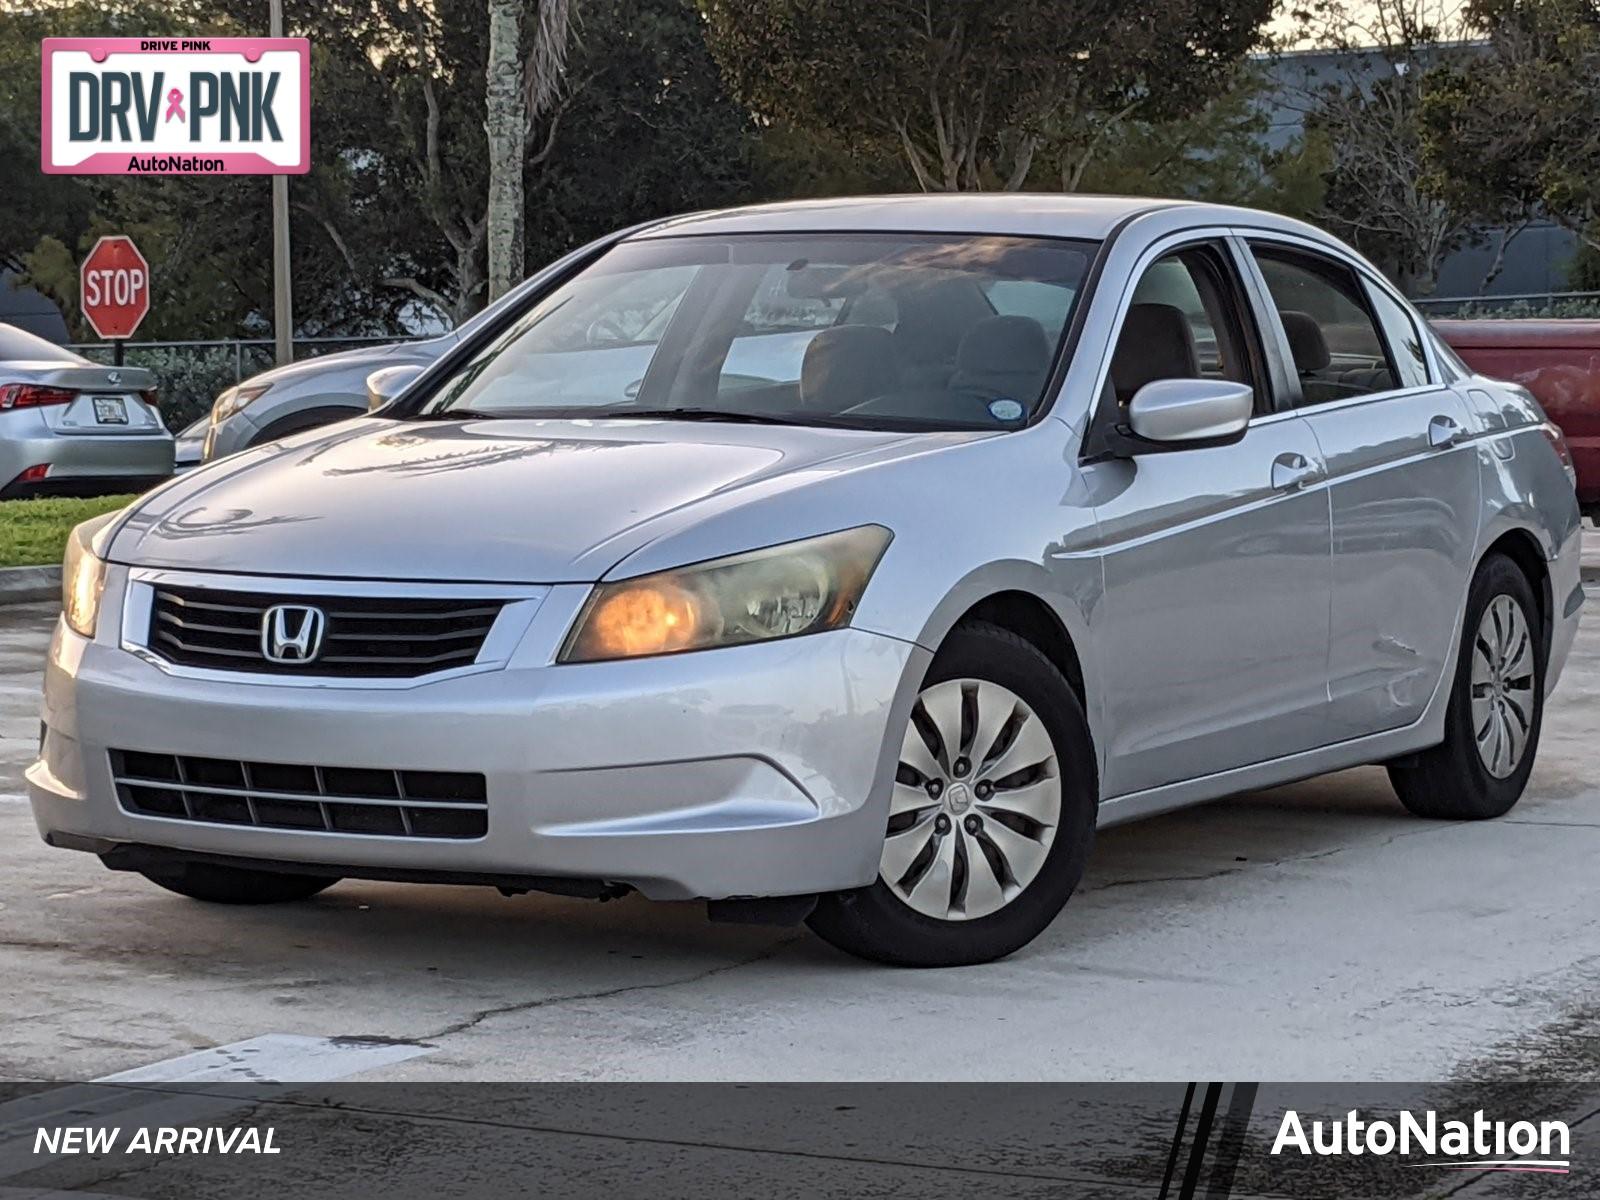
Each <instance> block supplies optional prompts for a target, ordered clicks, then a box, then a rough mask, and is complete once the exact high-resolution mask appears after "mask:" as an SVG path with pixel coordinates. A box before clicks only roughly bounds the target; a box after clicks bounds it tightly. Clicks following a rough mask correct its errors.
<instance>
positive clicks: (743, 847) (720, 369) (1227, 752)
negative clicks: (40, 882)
mask: <svg viewBox="0 0 1600 1200" xmlns="http://www.w3.org/2000/svg"><path fill="white" fill-rule="evenodd" d="M1579 539H1580V533H1579V516H1578V507H1577V501H1576V497H1575V494H1574V475H1573V471H1572V464H1571V459H1570V456H1569V455H1568V453H1567V450H1566V446H1565V443H1564V442H1563V441H1562V438H1561V435H1560V433H1559V432H1558V431H1557V430H1556V429H1555V428H1554V427H1553V426H1552V425H1551V424H1550V423H1549V422H1548V421H1547V420H1546V419H1545V417H1544V414H1543V413H1542V412H1541V411H1540V410H1539V407H1538V405H1537V404H1536V403H1535V402H1534V400H1533V399H1532V397H1530V396H1529V395H1528V394H1527V393H1526V392H1525V391H1523V390H1522V389H1520V388H1517V387H1515V386H1511V385H1506V384H1502V383H1497V382H1494V381H1491V380H1488V379H1484V378H1481V377H1479V376H1476V375H1474V374H1472V373H1471V372H1470V371H1469V370H1468V369H1467V368H1465V367H1464V366H1463V365H1462V364H1461V363H1460V362H1459V361H1458V360H1457V359H1456V358H1455V357H1454V356H1453V355H1451V354H1450V353H1449V351H1448V350H1446V349H1445V348H1444V347H1443V346H1442V345H1441V344H1440V343H1439V342H1438V341H1437V340H1436V339H1435V338H1434V337H1433V335H1432V334H1431V333H1430V332H1429V331H1428V329H1427V327H1426V326H1425V325H1424V324H1423V322H1422V321H1421V320H1420V319H1419V317H1418V316H1417V314H1416V312H1415V311H1414V310H1413V309H1412V308H1411V307H1410V306H1409V305H1408V304H1407V303H1406V302H1405V301H1404V300H1403V299H1402V298H1401V297H1400V296H1399V295H1397V294H1396V293H1395V291H1394V290H1393V289H1392V287H1391V286H1390V285H1389V284H1388V283H1387V282H1386V281H1385V280H1384V279H1383V278H1382V277H1381V275H1379V273H1378V272H1377V271H1376V270H1374V269H1373V268H1372V267H1371V266H1370V265H1369V264H1368V263H1366V262H1365V261H1364V260H1362V259H1361V258H1359V257H1358V256H1357V255H1355V254H1354V253H1352V252H1351V251H1350V250H1348V249H1347V248H1346V247H1345V246H1343V245H1342V244H1341V243H1339V242H1338V241H1336V240H1334V239H1333V238H1331V237H1329V236H1328V235H1326V234H1324V233H1322V232H1320V231H1318V230H1316V229H1314V228H1312V227H1310V226H1307V225H1304V224H1300V223H1298V222H1294V221H1291V220H1287V219H1285V218H1282V217H1277V216H1273V215H1269V214H1265V213H1259V212H1252V211H1248V210H1243V209H1235V208H1225V207H1218V206H1209V205H1199V204H1187V203H1177V202H1166V201H1152V200H1145V199H1117V198H1108V197H1084V196H1066V195H1052V196H938V197H886V198H856V199H849V200H837V201H823V202H807V203H796V204H788V205H774V206H767V207H760V208H752V209H738V210H731V211H728V212H723V213H711V214H699V215H696V216H694V217H689V218H680V219H676V220H669V221H663V222H660V223H657V224H655V225H653V226H650V227H647V228H643V229H638V230H634V231H630V232H629V234H628V235H627V236H626V237H623V238H621V239H620V240H619V239H609V240H608V241H607V242H605V243H601V244H597V245H595V246H592V247H590V248H588V249H587V250H586V251H583V252H580V253H578V254H576V255H575V256H573V257H572V258H570V259H568V260H566V261H564V262H563V263H562V264H558V265H557V266H556V267H553V268H551V269H550V270H548V271H546V272H544V273H543V274H542V275H541V276H540V277H538V278H536V279H535V280H533V281H532V282H531V283H530V284H529V285H526V286H525V288H524V289H523V290H522V292H521V293H520V295H519V298H518V300H517V301H516V302H515V303H513V304H509V305H502V306H501V307H500V308H499V309H498V310H497V311H496V312H495V314H494V315H493V316H492V317H491V318H489V319H487V320H485V321H483V322H481V323H479V324H478V326H477V327H476V328H475V329H474V330H473V331H472V333H471V334H470V336H465V337H463V338H462V339H461V342H460V344H459V345H458V346H456V347H455V348H454V349H452V350H451V351H449V352H448V353H446V354H445V355H443V356H442V357H441V358H440V359H439V360H438V361H436V362H435V363H434V364H433V365H432V366H431V367H429V368H427V369H426V370H425V371H423V372H422V373H421V374H420V375H419V376H418V377H416V378H415V379H412V380H411V381H410V382H409V385H408V386H405V387H404V388H403V390H401V391H400V392H399V394H398V395H397V396H396V397H395V398H394V399H392V400H390V401H389V402H388V403H385V404H383V405H382V406H381V407H379V408H378V409H377V411H376V412H375V413H374V414H373V415H372V416H370V417H368V418H365V419H359V420H354V421H350V422H347V423H345V424H343V425H340V426H338V427H336V428H332V429H325V430H318V431H313V432H309V433H303V434H300V435H297V436H295V437H290V438H287V439H284V440H282V441H280V442H277V443H274V444H272V445H267V446H258V447H255V448H254V449H251V450H248V451H246V452H244V453H242V454H239V455H237V456H235V457H233V458H230V459H228V460H226V461H223V462H214V463H208V464H206V465H204V466H201V467H199V468H197V469H196V470H194V471H192V472H189V473H188V474H186V475H185V476H184V477H183V478H182V479H181V480H179V481H176V482H174V483H173V484H171V485H169V486H168V487H166V488H163V489H161V490H160V491H159V492H157V493H156V494H155V495H153V496H152V497H150V498H148V499H146V500H145V501H144V502H142V503H140V504H137V505H135V506H133V507H132V508H130V509H129V510H127V511H126V512H125V513H122V514H120V515H117V516H115V517H112V518H107V519H103V520H100V521H97V522H91V523H88V524H86V525H84V526H80V527H79V529H78V530H77V531H76V532H75V534H74V537H73V539H72V541H71V544H70V547H69V551H68V558H67V563H66V567H65V578H66V604H65V607H64V613H63V616H62V621H61V625H60V627H59V629H58V631H57V636H56V638H55V640H54V642H53V644H52V647H51V654H50V660H49V664H48V669H47V672H46V677H45V706H44V726H45V729H44V734H43V738H42V745H41V748H40V754H39V758H38V760H37V761H36V762H35V763H34V764H33V765H32V766H31V767H30V768H29V771H28V784H29V792H30V796H31V799H32V803H33V809H34V814H35V817H36V820H37V822H38V825H39V828H40V830H41V832H42V834H43V835H44V837H45V839H46V840H47V841H48V842H50V843H51V844H52V845H55V846H59V847H65V848H70V849H77V850H85V851H90V852H93V853H96V854H98V855H100V856H101V857H102V859H103V860H104V861H105V862H106V864H107V865H109V866H111V867H114V868H120V869H130V870H136V871H139V872H142V873H144V874H145V875H146V876H148V877H149V878H150V879H152V880H153V881H155V882H156V883H158V884H160V885H162V886H164V887H167V888H169V889H171V890H173V891H176V892H179V893H182V894H184V895H187V896H191V897H196V898H199V899H203V900H209V901H217V902H227V903H263V902H268V901H284V900H296V899H304V898H306V897H309V896H312V895H314V894H315V893H317V892H318V891H320V890H321V889H323V888H325V887H327V886H329V885H330V884H331V883H333V882H335V881H336V880H337V879H339V878H341V877H344V876H355V877H366V878H377V879H396V880H415V881H430V880H433V881H452V882H468V883H481V884H486V885H492V886H496V887H499V888H501V889H503V890H506V891H519V890H529V889H542V890H547V891H554V892H562V893H566V894H572V895H585V896H594V897H606V896H614V895H620V894H622V893H624V892H627V891H630V890H637V891H639V892H642V893H644V894H645V895H646V896H650V897H655V898H662V899H687V898H703V899H706V900H708V901H709V902H710V908H711V912H712V915H713V916H717V917H722V918H729V919H756V918H763V919H774V920H783V919H788V920H795V919H801V918H804V919H806V920H808V921H809V923H810V924H811V927H812V928H813V929H814V930H816V931H817V932H818V933H819V934H820V935H821V936H823V937H824V938H826V939H828V940H829V941H831V942H833V943H834V944H835V945H837V946H840V947H842V948H844V949H846V950H848V951H850V952H852V953H854V954H858V955H862V956H864V957H867V958H870V959H875V960H879V961H885V962H893V963H904V964H916V965H950V964H960V963H973V962H980V961H984V960H988V959H992V958H995V957H997V956H1000V955H1004V954H1007V953H1009V952H1011V951H1014V950H1016V949H1017V948H1019V947H1021V946H1023V945H1025V944H1026V943H1027V942H1028V941H1029V940H1030V939H1032V938H1033V937H1035V936H1036V935H1038V934H1039V933H1040V932H1041V931H1042V930H1043V929H1044V928H1045V927H1046V926H1047V925H1048V924H1049V923H1050V922H1051V921H1052V920H1053V919H1054V917H1055V916H1056V914H1057V913H1058V912H1059V911H1060V909H1061V908H1062V906H1063V904H1064V903H1065V902H1066V900H1067V899H1068V897H1069V896H1070V895H1071V893H1072V891H1073V889H1074V888H1075V887H1076V886H1077V884H1078V882H1079V880H1080V878H1081V877H1082V874H1083V871H1084V869H1085V864H1086V862H1087V860H1088V856H1089V852H1090V847H1091V845H1092V842H1093V837H1094V832H1095V829H1096V827H1097V826H1101V825H1107V824H1111V823H1114V822H1120V821H1127V820H1132V819H1135V818H1138V817H1142V816H1147V815H1150V814H1152V813H1158V812H1162V811H1165V810H1168V809H1173V808H1177V807H1180V806H1183V805H1187V804H1193V803H1196V802H1199V801H1203V800H1207V799H1211V798H1213V797H1217V796H1221V795H1225V794H1227V793H1231V792H1235V791H1239V790H1243V789H1249V788H1261V787H1267V786H1271V785H1274V784H1278V783H1282V782H1285V781H1288V780H1292V779H1299V778H1304V777H1306V776H1310V775H1315V774H1319V773H1321V772H1325V771H1333V770H1338V769H1340V768H1344V767H1348V766H1352V765H1356V764H1361V763H1383V764H1386V765H1387V767H1388V771H1389V776H1390V778H1391V780H1392V781H1393V784H1394V788H1395V791H1396V792H1397V794H1398V797H1399V799H1400V801H1401V802H1402V803H1403V804H1404V805H1405V806H1406V807H1407V808H1408V809H1410V810H1411V811H1412V812H1414V813H1416V814H1418V815H1419V816H1423V817H1432V818H1448V819H1481V818H1489V817H1495V816H1499V815H1500V814H1502V813H1504V812H1506V811H1507V810H1508V809H1510V808H1511V806H1512V805H1513V804H1515V803H1516V801H1517V799H1518V798H1519V796H1520V795H1521V793H1522V791H1523V788H1524V786H1525V784H1526V782H1527V779H1528V774H1529V772H1530V771H1531V769H1532V766H1533V762H1534V757H1535V753H1536V749H1537V745H1538V740H1539V730H1540V722H1541V718H1542V713H1543V710H1544V704H1545V698H1546V697H1547V696H1548V695H1549V693H1550V691H1551V689H1552V688H1553V687H1554V686H1555V683H1556V680H1557V678H1558V676H1559V675H1560V673H1561V669H1562V666H1563V664H1564V662H1565V660H1566V658H1567V655H1568V651H1569V649H1570V648H1571V645H1572V642H1573V637H1574V634H1575V632H1576V626H1577V620H1578V612H1579V609H1580V607H1581V605H1582V601H1583V591H1582V587H1581V585H1580V583H1579Z"/></svg>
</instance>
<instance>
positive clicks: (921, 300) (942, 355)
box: [894, 279, 981, 371]
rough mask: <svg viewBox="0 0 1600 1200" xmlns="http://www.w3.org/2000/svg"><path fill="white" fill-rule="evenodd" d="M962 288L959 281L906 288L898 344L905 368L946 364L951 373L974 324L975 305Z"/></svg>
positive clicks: (897, 330) (896, 335)
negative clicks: (964, 340)
mask: <svg viewBox="0 0 1600 1200" xmlns="http://www.w3.org/2000/svg"><path fill="white" fill-rule="evenodd" d="M961 286H962V284H961V282H960V281H958V280H952V279H941V280H938V281H936V282H932V283H926V282H924V283H920V284H917V285H914V286H910V287H905V288H902V289H901V290H900V291H899V293H898V294H897V295H896V297H895V299H896V302H897V304H898V306H899V320H898V321H897V322H896V323H895V327H894V344H895V350H896V352H897V353H898V354H899V356H900V363H901V365H902V366H903V367H908V368H911V369H912V370H917V369H919V368H928V367H936V366H940V365H942V366H943V367H944V368H945V370H947V371H948V370H949V368H950V365H951V364H952V363H953V362H954V361H955V353H956V346H957V345H958V344H959V343H960V341H961V337H962V335H963V334H964V333H966V332H967V330H968V329H969V328H970V327H971V325H972V319H971V318H972V313H971V305H970V303H968V302H967V301H968V298H967V297H966V296H965V295H963V294H962V292H961V290H960V289H961ZM979 303H980V305H981V301H980V302H979Z"/></svg>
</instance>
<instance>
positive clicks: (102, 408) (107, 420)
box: [94, 396, 128, 425]
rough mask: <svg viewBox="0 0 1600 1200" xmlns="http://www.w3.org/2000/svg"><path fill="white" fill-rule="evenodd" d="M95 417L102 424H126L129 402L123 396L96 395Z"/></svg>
mask: <svg viewBox="0 0 1600 1200" xmlns="http://www.w3.org/2000/svg"><path fill="white" fill-rule="evenodd" d="M94 419H95V420H96V421H97V422H98V423H100V424H101V425H126V424H127V423H128V402H127V401H126V400H124V399H123V398H122V397H121V396H96V397H95V398H94Z"/></svg>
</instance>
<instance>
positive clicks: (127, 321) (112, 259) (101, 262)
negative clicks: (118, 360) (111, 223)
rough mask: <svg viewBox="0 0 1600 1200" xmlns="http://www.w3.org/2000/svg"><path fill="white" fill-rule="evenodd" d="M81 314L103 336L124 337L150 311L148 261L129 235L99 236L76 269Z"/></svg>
mask: <svg viewBox="0 0 1600 1200" xmlns="http://www.w3.org/2000/svg"><path fill="white" fill-rule="evenodd" d="M78 299H79V302H80V303H81V304H82V305H83V315H84V316H85V317H86V318H88V321H89V324H90V325H92V326H93V327H94V331H95V332H96V333H97V334H99V335H100V336H101V337H103V338H127V337H132V336H133V331H134V330H135V329H137V328H139V322H141V321H143V320H144V318H145V314H146V313H148V312H149V311H150V264H149V263H147V262H145V260H144V255H142V254H140V253H139V247H137V246H135V245H134V244H133V239H132V238H125V237H122V236H120V235H118V236H113V237H103V238H101V239H100V240H99V241H98V242H96V243H95V244H94V249H93V250H91V251H89V257H87V258H85V259H84V260H83V266H82V267H81V268H79V271H78Z"/></svg>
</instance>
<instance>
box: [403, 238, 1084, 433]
mask: <svg viewBox="0 0 1600 1200" xmlns="http://www.w3.org/2000/svg"><path fill="white" fill-rule="evenodd" d="M1093 249H1094V245H1093V243H1089V242H1082V241H1062V240H1054V239H1042V238H1014V237H953V236H946V235H937V236H924V235H915V234H810V235H803V234H783V235H770V236H768V235H763V236H749V235H743V236H737V237H675V238H656V239H647V240H641V241H635V242H625V243H623V244H621V245H618V246H615V247H613V248H612V249H611V250H609V251H608V252H607V253H606V254H605V255H603V256H602V257H601V258H600V259H598V260H597V261H596V262H595V263H593V264H592V265H590V266H589V267H588V268H586V269H585V270H584V271H582V272H580V273H579V274H578V275H576V276H574V277H573V278H572V279H571V280H569V281H568V282H566V283H564V284H562V285H561V286H560V287H558V288H556V289H555V290H553V291H552V292H550V293H549V294H548V295H547V296H545V297H543V298H542V299H541V300H540V301H539V302H538V303H537V304H535V305H534V306H533V307H532V308H530V309H529V310H528V311H527V312H525V313H524V314H522V316H521V317H519V318H518V319H517V320H516V321H514V322H512V324H511V325H510V326H509V327H508V328H507V329H505V330H504V331H503V332H502V333H501V334H500V335H499V336H498V337H496V338H495V339H494V341H492V342H491V343H489V344H488V345H487V346H485V347H483V348H482V349H481V350H480V351H479V352H478V353H477V354H476V355H474V356H473V357H472V358H471V359H469V360H468V361H467V362H465V363H463V364H462V365H461V366H460V368H459V369H458V370H457V371H455V372H454V373H453V374H452V375H450V376H448V377H447V378H445V379H444V380H443V381H442V382H441V383H440V384H439V386H438V387H437V388H436V389H434V390H433V392H432V394H431V396H429V398H428V399H427V400H426V401H425V402H424V403H423V404H422V406H421V408H420V411H419V412H418V413H417V415H418V416H419V417H423V418H432V419H449V418H450V417H451V416H452V415H454V414H460V415H462V416H466V415H472V416H489V417H502V416H503V417H567V418H571V417H581V418H595V419H623V418H629V417H639V416H649V417H674V416H677V417H682V418H684V419H699V420H706V419H710V420H715V419H728V420H748V421H775V422H783V423H793V424H824V425H826V424H837V425H850V426H859V427H867V428H873V427H879V428H913V429H916V428H930V429H996V428H1015V427H1016V426H1018V425H1021V424H1023V423H1025V422H1026V421H1027V419H1028V417H1029V416H1030V415H1031V414H1032V413H1033V412H1034V410H1035V409H1036V408H1037V407H1038V406H1039V404H1040V402H1041V400H1042V399H1043V397H1044V391H1045V384H1046V381H1047V378H1048V376H1049V374H1050V367H1051V365H1052V363H1053V361H1054V359H1055V355H1056V350H1057V347H1058V346H1059V345H1060V342H1061V339H1062V337H1063V336H1064V332H1065V330H1066V328H1067V325H1068V323H1069V322H1070V320H1071V317H1072V311H1073V307H1074V305H1075V304H1076V302H1077V300H1078V297H1079V291H1080V288H1081V285H1082V283H1083V278H1084V275H1085V273H1086V272H1087V270H1088V264H1089V259H1090V256H1091V253H1092V251H1093Z"/></svg>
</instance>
